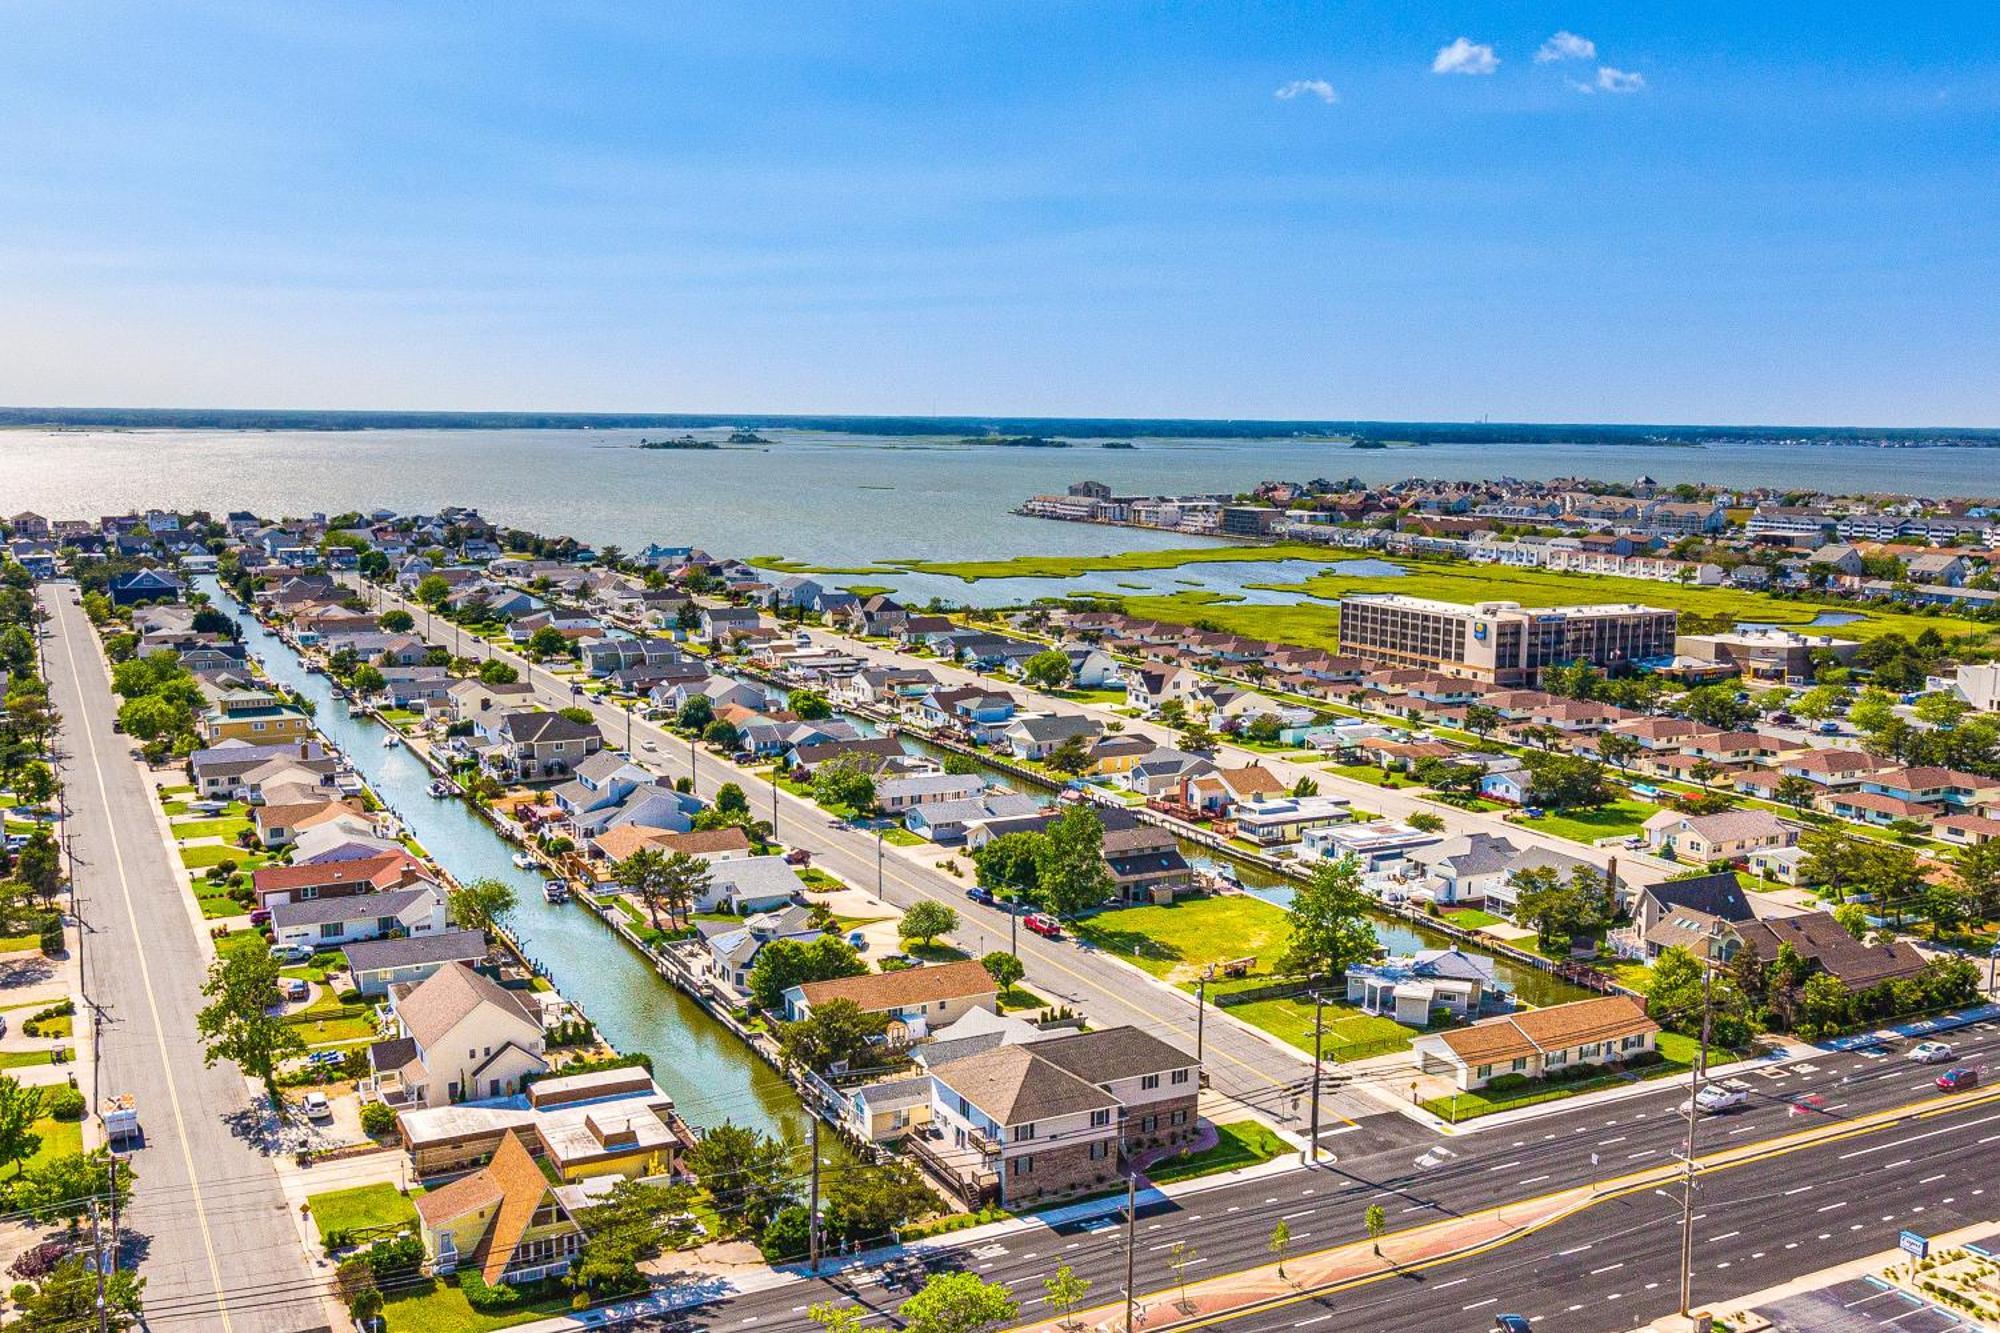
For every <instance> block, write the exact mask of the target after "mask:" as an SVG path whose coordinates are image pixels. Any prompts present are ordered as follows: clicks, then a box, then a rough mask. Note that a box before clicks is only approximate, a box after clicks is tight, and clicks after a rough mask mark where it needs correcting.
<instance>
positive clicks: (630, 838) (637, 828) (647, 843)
mask: <svg viewBox="0 0 2000 1333" xmlns="http://www.w3.org/2000/svg"><path fill="white" fill-rule="evenodd" d="M664 837H666V830H665V829H656V828H647V827H645V826H644V825H642V824H620V825H618V827H616V828H608V829H606V830H604V832H602V833H600V834H598V835H597V836H596V837H594V838H592V839H591V840H590V841H591V844H592V845H593V846H595V847H596V848H597V850H598V851H600V852H603V853H604V854H605V855H606V856H608V857H610V858H611V859H612V860H613V861H623V860H624V859H625V858H626V857H628V856H630V855H631V854H632V853H634V852H636V851H638V850H640V849H641V848H645V847H659V846H661V845H662V843H661V839H663V838H664Z"/></svg>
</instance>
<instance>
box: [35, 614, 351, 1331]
mask: <svg viewBox="0 0 2000 1333" xmlns="http://www.w3.org/2000/svg"><path fill="white" fill-rule="evenodd" d="M74 594H75V587H74V585H71V584H67V583H50V584H44V585H43V586H42V604H43V605H44V606H45V607H46V608H47V610H48V614H49V618H50V619H49V623H50V626H51V630H52V637H51V638H50V640H49V642H48V645H47V660H48V675H49V691H50V698H51V699H52V701H53V702H54V704H55V706H56V708H57V710H58V711H59V712H60V713H61V714H62V719H63V726H62V740H61V744H62V753H61V756H60V760H59V768H60V771H61V775H62V780H63V784H64V797H65V800H66V802H67V807H68V817H67V827H66V831H67V834H68V837H69V839H70V844H71V850H72V852H73V854H74V865H73V873H74V878H75V883H76V899H77V914H78V916H79V918H80V919H81V921H82V933H83V973H84V994H85V997H86V999H87V1001H88V1003H89V1009H88V1011H87V1012H86V1013H85V1014H80V1015H79V1016H78V1021H79V1022H84V1021H93V1020H94V1021H95V1022H97V1023H98V1025H99V1026H98V1028H97V1052H98V1063H97V1067H96V1069H95V1071H94V1082H95V1087H96V1089H97V1092H98V1093H99V1094H100V1095H109V1094H113V1093H126V1092H129V1093H133V1094H135V1095H136V1096H137V1098H138V1101H139V1112H140V1123H141V1125H142V1127H143V1129H144V1132H145V1143H144V1146H143V1147H140V1148H138V1149H136V1150H135V1151H134V1153H133V1156H132V1161H133V1163H134V1166H135V1168H136V1170H137V1173H138V1180H139V1184H138V1187H137V1192H136V1195H135V1198H134V1202H133V1206H132V1208H131V1210H130V1212H129V1213H128V1214H127V1215H126V1216H125V1218H124V1219H123V1223H124V1226H125V1228H126V1232H127V1234H126V1243H125V1245H124V1246H122V1247H121V1248H122V1249H124V1250H125V1252H126V1254H127V1258H128V1261H136V1262H137V1263H138V1264H139V1271H140V1272H141V1273H142V1274H143V1275H144V1276H145V1278H146V1293H145V1299H146V1308H147V1323H148V1324H149V1325H150V1326H152V1327H154V1328H167V1327H174V1328H187V1329H220V1330H223V1333H297V1330H301V1329H313V1328H324V1327H326V1326H327V1324H328V1320H327V1315H326V1312H325V1311H324V1309H323V1308H322V1307H321V1304H320V1302H319V1300H318V1299H317V1298H316V1296H315V1294H314V1283H313V1281H312V1280H311V1279H310V1278H309V1276H308V1274H307V1270H306V1266H305V1261H304V1256H303V1254H302V1253H301V1251H300V1248H299V1237H298V1233H297V1231H296V1230H295V1228H294V1227H293V1225H292V1222H291V1219H290V1217H289V1215H288V1212H287V1205H286V1203H285V1200H284V1196H283V1195H282V1194H281V1193H280V1192H279V1189H278V1181H277V1177H276V1176H275V1174H274V1173H273V1172H272V1169H271V1164H270V1161H269V1160H268V1159H267V1158H266V1157H265V1156H264V1154H263V1152H262V1151H261V1148H260V1142H261V1135H262V1131H263V1125H264V1117H263V1116H261V1115H260V1114H259V1113H258V1111H257V1110H256V1109H255V1108H254V1107H253V1106H252V1104H251V1098H250V1095H249V1093H248V1091H247V1090H246V1088H245V1085H244V1081H243V1076H242V1075H241V1074H239V1073H238V1072H237V1070H236V1068H235V1066H233V1065H230V1064H220V1065H216V1066H213V1067H210V1066H207V1065H205V1064H204V1063H203V1060H202V1045H201V1040H200V1038H199V1036H197V1034H196V1032H195V1023H194V1015H195V1011H196V1009H198V1008H199V1007H200V1005H201V1003H202V1000H201V994H200V991H201V983H202V977H203V975H204V974H205V972H206V971H207V966H208V964H207V958H206V956H205V955H204V953H203V952H202V949H201V946H200V943H199V941H198V939H197V936H196V934H195V928H194V925H193V923H192V922H191V921H190V920H189V918H188V913H187V907H186V898H187V889H186V888H185V887H184V885H183V884H182V882H181V878H180V872H179V868H178V867H177V866H175V865H174V864H173V863H172V861H171V860H170V859H169V858H170V853H169V851H168V848H167V845H166V844H165V842H164V841H163V840H162V837H161V834H160V832H159V826H158V816H157V814H156V812H155V807H154V804H153V800H152V796H151V794H150V793H149V792H148V791H147V790H146V787H145V784H144V782H143V781H142V780H141V777H140V774H139V770H138V768H137V767H136V766H135V764H134V762H133V760H132V757H131V744H130V742H129V741H128V740H127V739H126V738H125V737H124V736H122V735H119V734H117V733H116V732H114V731H113V730H112V723H113V721H114V719H115V716H116V702H115V700H114V698H113V696H112V693H111V686H110V679H109V677H108V675H107V674H106V671H105V668H104V665H103V661H102V659H101V657H100V656H99V653H98V647H97V637H96V635H95V633H94V632H93V631H92V630H91V628H90V623H89V621H88V620H86V619H85V618H84V614H83V612H82V610H81V609H79V608H78V607H76V606H75V605H73V604H72V602H71V598H72V596H73V595H74Z"/></svg>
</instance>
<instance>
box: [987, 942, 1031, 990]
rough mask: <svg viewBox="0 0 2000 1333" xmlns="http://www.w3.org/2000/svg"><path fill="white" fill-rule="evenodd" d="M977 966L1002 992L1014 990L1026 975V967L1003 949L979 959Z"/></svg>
mask: <svg viewBox="0 0 2000 1333" xmlns="http://www.w3.org/2000/svg"><path fill="white" fill-rule="evenodd" d="M979 965H980V966H981V967H983V968H985V969H986V975H987V976H989V977H992V978H993V984H994V985H995V986H998V987H999V988H1000V989H1001V990H1003V991H1010V990H1012V989H1014V987H1016V986H1018V985H1020V984H1021V979H1022V978H1023V977H1025V976H1027V975H1028V969H1027V967H1026V965H1025V964H1023V963H1022V962H1021V960H1020V959H1018V958H1016V957H1015V956H1014V955H1013V954H1011V953H1008V952H1007V951H1006V950H1005V949H995V950H994V951H993V952H992V953H989V954H987V955H986V956H985V957H984V958H981V959H980V960H979Z"/></svg>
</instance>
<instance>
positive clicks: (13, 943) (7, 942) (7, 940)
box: [0, 934, 42, 953]
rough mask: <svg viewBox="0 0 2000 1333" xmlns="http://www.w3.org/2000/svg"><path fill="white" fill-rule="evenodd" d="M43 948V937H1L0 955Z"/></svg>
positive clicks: (37, 935)
mask: <svg viewBox="0 0 2000 1333" xmlns="http://www.w3.org/2000/svg"><path fill="white" fill-rule="evenodd" d="M41 947H42V937H41V936H40V935H39V934H36V935H0V953H21V952H24V951H25V950H28V949H39V948H41Z"/></svg>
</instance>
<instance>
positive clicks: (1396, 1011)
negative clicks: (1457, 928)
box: [1347, 945, 1499, 1028]
mask: <svg viewBox="0 0 2000 1333" xmlns="http://www.w3.org/2000/svg"><path fill="white" fill-rule="evenodd" d="M1498 992H1499V982H1498V981H1497V980H1496V978H1495V974H1494V966H1493V960H1492V959H1491V958H1488V957H1486V956H1485V955H1483V954H1471V953H1465V952H1462V951H1461V950H1460V949H1459V948H1458V946H1457V945H1453V946H1452V947H1451V948H1448V949H1421V950H1419V951H1417V952H1416V953H1413V954H1408V955H1404V956H1402V957H1394V958H1385V959H1383V960H1382V961H1381V962H1378V963H1357V964H1355V965H1354V966H1352V967H1349V968H1348V969H1347V1002H1348V1003H1349V1004H1351V1005H1353V1006H1355V1007H1356V1008H1359V1009H1361V1010H1363V1011H1365V1012H1367V1013H1371V1014H1378V1015H1381V1016H1384V1017H1387V1018H1393V1019H1395V1020H1396V1021H1397V1022H1398V1023H1401V1024H1403V1025H1404V1026H1405V1027H1413V1028H1425V1027H1429V1026H1430V1025H1431V1020H1432V1018H1433V1016H1434V1015H1435V1014H1436V1012H1437V1011H1438V1010H1440V1009H1442V1010H1445V1011H1447V1012H1449V1013H1450V1014H1451V1016H1452V1017H1453V1018H1460V1019H1463V1018H1471V1017H1475V1016H1477V1015H1478V1014H1479V1012H1480V1011H1481V1010H1482V1009H1483V1008H1485V1007H1486V1005H1487V1003H1488V1000H1489V999H1490V998H1493V997H1496V996H1497V994H1498Z"/></svg>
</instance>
